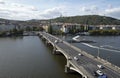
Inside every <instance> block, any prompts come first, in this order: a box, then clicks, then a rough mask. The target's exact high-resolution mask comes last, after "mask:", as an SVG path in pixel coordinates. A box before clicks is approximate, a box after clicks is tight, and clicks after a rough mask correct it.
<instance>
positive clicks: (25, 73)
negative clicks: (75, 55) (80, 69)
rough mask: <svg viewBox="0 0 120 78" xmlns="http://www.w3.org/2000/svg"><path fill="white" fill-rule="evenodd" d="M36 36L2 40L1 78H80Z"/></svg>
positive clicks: (0, 55) (0, 57)
mask: <svg viewBox="0 0 120 78" xmlns="http://www.w3.org/2000/svg"><path fill="white" fill-rule="evenodd" d="M65 64H66V59H65V57H64V56H59V55H52V52H51V50H50V49H49V48H47V46H45V44H44V43H43V42H42V41H41V40H40V39H39V37H36V36H27V37H14V38H0V78H80V77H79V75H74V74H66V73H64V66H65Z"/></svg>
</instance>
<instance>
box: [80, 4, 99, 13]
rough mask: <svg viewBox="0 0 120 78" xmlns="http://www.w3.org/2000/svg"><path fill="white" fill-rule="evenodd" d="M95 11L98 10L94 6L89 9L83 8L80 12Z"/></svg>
mask: <svg viewBox="0 0 120 78" xmlns="http://www.w3.org/2000/svg"><path fill="white" fill-rule="evenodd" d="M97 10H98V7H97V6H95V5H94V6H89V7H85V6H83V7H82V8H81V10H80V11H82V12H92V11H97Z"/></svg>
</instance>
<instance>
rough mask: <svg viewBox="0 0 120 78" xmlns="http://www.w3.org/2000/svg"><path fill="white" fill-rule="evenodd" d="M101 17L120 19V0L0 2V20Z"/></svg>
mask: <svg viewBox="0 0 120 78" xmlns="http://www.w3.org/2000/svg"><path fill="white" fill-rule="evenodd" d="M77 15H79V16H82V15H102V16H109V17H113V18H117V19H120V0H0V18H5V19H12V20H30V19H50V18H56V17H60V16H77Z"/></svg>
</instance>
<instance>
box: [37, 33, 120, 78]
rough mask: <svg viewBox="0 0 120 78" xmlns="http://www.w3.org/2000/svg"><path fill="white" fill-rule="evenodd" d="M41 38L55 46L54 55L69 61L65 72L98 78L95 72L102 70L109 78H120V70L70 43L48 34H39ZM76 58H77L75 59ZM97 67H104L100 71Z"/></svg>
mask: <svg viewBox="0 0 120 78" xmlns="http://www.w3.org/2000/svg"><path fill="white" fill-rule="evenodd" d="M39 36H40V37H41V38H42V39H43V40H44V41H45V42H46V44H48V45H52V46H53V54H59V53H61V54H63V55H64V56H65V58H66V60H67V63H66V65H65V72H66V73H70V72H73V71H76V72H78V73H79V74H81V76H82V78H98V76H96V75H95V71H97V70H100V71H102V73H104V74H105V75H107V78H120V68H119V67H118V66H115V65H113V64H111V63H109V62H108V61H106V60H103V59H101V58H99V57H98V58H96V57H94V56H92V55H90V54H88V53H87V52H85V51H83V50H81V49H80V48H77V47H75V46H73V45H71V44H70V43H68V42H66V41H63V40H61V39H60V38H57V37H55V36H53V35H51V34H48V33H46V32H39ZM75 57H76V58H75ZM97 65H103V66H104V69H100V68H99V67H98V66H97Z"/></svg>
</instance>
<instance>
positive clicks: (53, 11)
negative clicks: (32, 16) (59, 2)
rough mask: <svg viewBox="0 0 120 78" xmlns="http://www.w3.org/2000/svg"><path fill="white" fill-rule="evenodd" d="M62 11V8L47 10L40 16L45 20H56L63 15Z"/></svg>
mask: <svg viewBox="0 0 120 78" xmlns="http://www.w3.org/2000/svg"><path fill="white" fill-rule="evenodd" d="M61 9H62V7H54V8H51V9H47V10H45V11H44V12H43V13H41V14H40V16H42V17H43V18H55V17H58V16H60V15H62V12H61Z"/></svg>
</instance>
